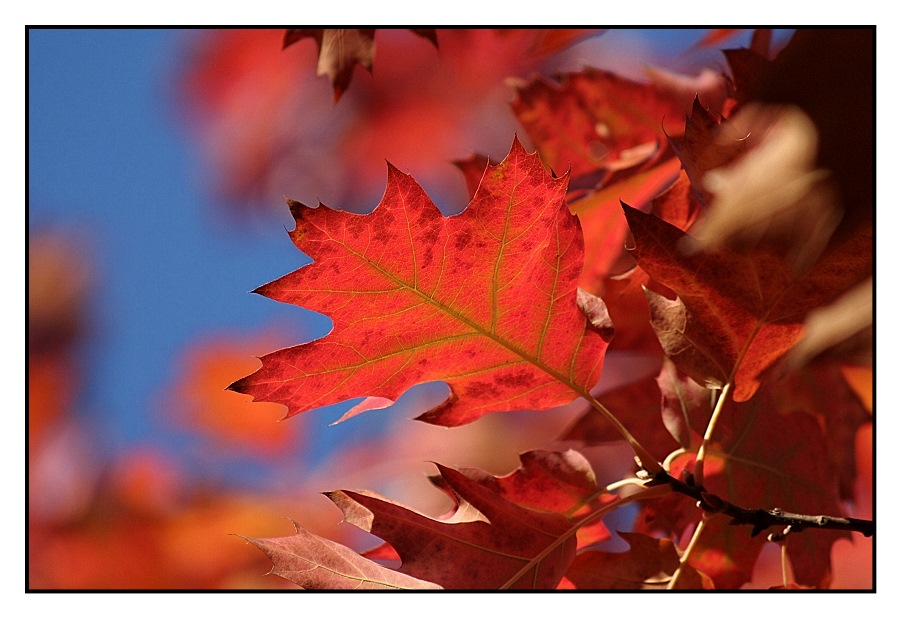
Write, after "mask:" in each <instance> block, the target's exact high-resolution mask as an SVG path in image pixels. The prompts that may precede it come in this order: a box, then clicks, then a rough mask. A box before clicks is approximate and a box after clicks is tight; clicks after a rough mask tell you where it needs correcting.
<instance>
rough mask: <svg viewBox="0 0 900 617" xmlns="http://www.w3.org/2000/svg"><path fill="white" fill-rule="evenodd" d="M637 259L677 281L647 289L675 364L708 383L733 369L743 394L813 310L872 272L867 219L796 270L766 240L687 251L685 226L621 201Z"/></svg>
mask: <svg viewBox="0 0 900 617" xmlns="http://www.w3.org/2000/svg"><path fill="white" fill-rule="evenodd" d="M624 208H625V216H626V218H627V219H628V224H629V227H630V228H631V232H632V236H633V237H634V241H635V246H634V249H633V251H632V254H633V255H634V257H635V260H636V261H637V263H638V265H639V266H640V267H641V268H642V269H643V270H644V271H646V272H647V274H649V275H650V276H651V277H652V278H653V279H654V280H656V281H659V282H660V283H662V284H663V285H665V286H667V287H668V288H670V289H671V290H672V291H674V292H675V293H676V294H677V295H678V298H677V300H675V301H671V300H669V299H667V298H663V297H660V296H658V295H657V294H653V293H648V297H649V300H650V304H651V317H652V319H653V321H654V329H655V330H656V331H657V334H658V335H659V336H660V342H661V343H662V344H663V348H664V349H665V350H666V352H667V354H668V355H669V356H670V357H671V358H672V359H673V360H674V361H675V363H676V365H678V368H679V369H681V370H682V371H684V372H685V373H687V374H688V375H689V376H690V377H691V378H692V379H693V380H694V381H696V382H697V383H699V384H702V385H707V386H710V387H718V386H721V385H724V384H725V383H726V382H727V381H728V379H729V377H730V376H732V375H733V377H734V384H735V388H734V399H735V400H736V401H745V400H747V399H749V398H750V397H751V396H753V393H754V392H755V391H756V389H757V388H758V386H759V379H760V376H761V374H762V373H763V372H764V371H765V370H766V369H768V368H769V367H770V366H771V365H772V364H773V363H774V362H775V361H776V360H778V359H779V358H780V357H781V356H782V355H783V354H784V353H785V352H786V351H788V350H789V349H790V348H791V347H793V345H794V344H795V343H796V342H797V341H798V339H799V338H800V336H801V334H802V331H803V322H804V320H805V319H806V316H807V315H808V314H809V312H810V311H811V310H813V309H815V308H817V307H819V306H822V305H825V304H828V303H830V302H832V301H833V300H834V299H835V298H837V297H838V296H839V295H840V294H841V293H842V292H843V291H844V290H846V289H848V288H849V287H851V286H853V285H855V284H856V283H858V282H860V281H862V280H865V279H866V278H868V277H869V276H870V275H871V272H872V263H873V254H872V235H871V229H868V228H860V229H859V231H858V232H857V233H856V234H855V235H853V236H850V237H849V238H846V239H842V240H841V241H836V242H834V243H832V245H831V246H830V247H829V249H828V250H826V252H825V253H824V254H823V255H822V257H821V258H820V259H819V261H818V262H817V263H816V265H815V266H813V268H812V269H811V270H810V271H809V273H807V274H805V275H802V276H801V275H797V274H795V273H794V271H793V269H792V268H791V266H790V265H789V264H788V262H787V261H786V260H785V258H784V255H783V254H782V253H780V252H779V251H777V250H774V249H772V248H769V247H763V246H760V247H757V248H755V249H753V250H752V251H745V252H739V251H732V250H728V249H723V250H720V251H717V252H707V253H702V254H697V253H695V254H685V252H684V251H683V250H682V247H684V246H685V240H684V239H685V238H687V237H688V236H687V234H685V233H684V232H682V231H681V230H679V229H678V228H677V227H674V226H673V225H670V224H668V223H666V222H665V221H662V220H661V219H659V218H657V217H654V216H652V215H649V214H645V213H643V212H640V211H638V210H635V209H633V208H631V207H629V206H627V205H625V206H624Z"/></svg>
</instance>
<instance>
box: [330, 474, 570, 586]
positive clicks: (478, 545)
mask: <svg viewBox="0 0 900 617" xmlns="http://www.w3.org/2000/svg"><path fill="white" fill-rule="evenodd" d="M438 469H439V471H440V473H441V477H442V479H443V481H444V482H445V483H446V484H447V486H449V488H450V489H451V490H452V491H453V492H454V493H455V494H456V495H457V499H458V501H459V502H460V503H461V504H466V506H467V508H466V510H465V511H466V512H467V515H466V516H465V517H462V518H461V519H460V520H435V519H432V518H429V517H426V516H424V515H422V514H419V513H417V512H414V511H412V510H410V509H408V508H406V507H404V506H402V505H400V504H397V503H394V502H391V501H389V500H386V499H384V498H383V497H380V496H378V495H375V494H374V493H370V492H356V491H334V492H332V493H328V494H327V495H328V497H329V498H330V499H331V500H332V501H333V502H334V503H335V504H336V505H337V506H338V507H340V508H341V510H342V511H343V512H344V520H345V521H346V522H348V523H351V524H352V525H355V526H356V527H359V528H360V529H363V530H364V531H367V532H369V533H372V534H374V535H377V536H379V537H381V538H383V539H384V540H385V541H387V542H388V543H389V544H390V545H391V546H393V547H394V549H395V550H396V552H397V555H398V556H399V557H400V559H401V561H402V565H401V566H400V567H399V569H398V570H397V571H398V572H401V573H403V574H406V575H409V576H412V577H415V578H418V579H422V580H427V581H431V582H433V583H436V584H438V585H440V586H442V587H444V588H446V589H498V588H501V587H504V586H508V587H509V588H511V589H552V588H554V587H555V586H556V585H557V584H558V583H559V581H560V580H561V578H562V575H563V573H564V572H565V570H566V568H567V567H568V565H569V564H570V563H571V561H572V559H573V558H574V556H575V546H576V540H575V534H574V533H572V523H571V522H569V521H568V520H567V519H566V518H565V517H563V516H562V515H560V514H555V513H548V512H538V511H535V510H531V509H528V508H523V507H522V506H519V505H517V504H515V503H513V502H511V501H508V500H506V499H504V498H502V497H500V496H498V494H497V492H496V491H495V490H494V489H492V488H489V487H487V486H484V485H482V484H481V483H480V482H477V481H475V480H472V479H470V478H468V477H467V476H466V475H465V474H463V473H461V472H459V471H455V470H453V469H450V468H447V467H443V466H441V465H439V466H438ZM472 509H474V510H475V512H473V511H472ZM451 556H452V557H451Z"/></svg>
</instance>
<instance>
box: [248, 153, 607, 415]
mask: <svg viewBox="0 0 900 617" xmlns="http://www.w3.org/2000/svg"><path fill="white" fill-rule="evenodd" d="M565 193H566V179H565V178H559V179H557V178H551V177H550V175H549V174H547V172H546V171H545V170H544V168H543V166H542V165H541V162H540V160H539V159H538V157H537V155H535V154H527V153H526V152H525V150H524V149H523V148H522V146H521V145H520V144H519V142H518V140H515V141H514V143H513V146H512V149H511V151H510V153H509V155H508V156H507V157H506V159H505V160H504V161H503V162H501V163H500V164H499V165H497V166H495V167H491V168H489V169H488V170H487V171H486V173H485V176H484V180H483V181H482V183H481V185H480V186H479V188H478V192H477V193H476V195H475V197H474V198H473V199H472V201H471V203H470V204H469V206H468V208H467V209H466V210H465V211H464V212H462V213H461V214H459V215H457V216H453V217H444V216H442V215H441V213H440V211H439V210H438V209H437V207H435V206H434V204H433V203H432V202H431V200H430V199H429V198H428V196H427V195H426V194H425V192H424V191H423V190H422V188H421V187H420V186H419V185H418V184H417V183H416V182H415V181H414V180H413V179H412V178H411V177H410V176H409V175H407V174H403V173H401V172H400V171H398V170H397V169H396V168H394V167H392V166H389V167H388V185H387V189H386V190H385V195H384V197H383V199H382V201H381V203H380V204H379V206H378V207H377V208H376V209H375V210H374V211H373V212H372V213H371V214H369V215H355V214H349V213H346V212H339V211H336V210H332V209H330V208H327V207H321V206H320V207H318V208H308V207H306V206H304V205H302V204H299V203H296V202H292V203H291V209H292V212H293V214H294V217H295V218H296V219H297V226H296V228H295V229H294V231H293V232H291V237H292V239H293V241H294V243H295V245H296V246H297V248H298V249H300V250H302V251H304V252H305V253H307V254H308V255H310V256H311V257H312V258H313V260H314V261H313V263H312V264H310V265H308V266H305V267H303V268H301V269H299V270H297V271H295V272H293V273H291V274H288V275H286V276H284V277H282V278H281V279H278V280H276V281H274V282H272V283H269V284H267V285H264V286H263V287H261V288H260V289H258V290H257V292H258V293H261V294H262V295H265V296H267V297H270V298H273V299H275V300H278V301H281V302H290V303H293V304H297V305H300V306H303V307H305V308H308V309H311V310H314V311H318V312H321V313H324V314H325V315H327V316H328V317H330V318H331V319H332V320H333V322H334V329H333V330H332V332H331V333H330V334H329V335H327V336H326V337H325V338H323V339H319V340H317V341H313V342H310V343H307V344H304V345H299V346H296V347H291V348H288V349H283V350H280V351H276V352H274V353H271V354H268V355H266V356H264V357H263V358H262V363H263V364H262V368H260V370H258V371H257V372H256V373H254V374H252V375H250V376H248V377H245V378H244V379H241V380H239V381H237V382H236V383H234V384H232V385H231V386H230V387H231V389H233V390H236V391H238V392H244V393H248V394H252V395H253V396H254V397H255V398H256V399H258V400H265V401H274V402H278V403H282V404H284V405H287V407H288V416H292V415H295V414H298V413H301V412H304V411H308V410H310V409H314V408H316V407H321V406H324V405H329V404H332V403H336V402H339V401H342V400H346V399H348V398H351V397H353V396H360V395H365V396H367V397H368V398H366V399H365V400H363V401H362V402H361V403H359V404H358V405H356V406H355V407H354V408H353V409H351V410H350V411H348V412H347V413H346V414H345V416H344V418H342V419H345V418H348V417H351V416H354V415H356V414H358V413H361V412H363V411H367V410H370V409H381V408H384V407H387V406H389V405H390V404H391V403H392V402H393V401H395V400H396V399H397V397H398V396H400V395H401V394H402V393H403V392H404V391H405V390H407V389H408V388H410V387H411V386H413V385H416V384H418V383H423V382H429V381H436V380H443V381H445V382H446V383H447V384H448V385H449V387H450V391H451V394H450V398H449V399H448V400H447V401H446V402H444V403H443V404H441V405H439V406H437V407H436V408H433V409H431V410H429V411H427V412H425V413H424V414H422V415H420V416H419V417H418V418H417V419H419V420H422V421H424V422H429V423H432V424H439V425H444V426H455V425H460V424H465V423H467V422H472V421H474V420H476V419H477V418H479V417H480V416H482V415H484V414H487V413H492V412H499V411H511V410H520V409H531V410H543V409H548V408H551V407H554V406H558V405H562V404H565V403H568V402H570V401H572V400H573V399H574V398H576V397H577V396H579V395H582V396H584V395H586V394H587V393H588V392H589V390H590V388H591V387H592V386H593V385H594V384H595V383H596V381H597V379H598V377H599V375H600V370H601V366H602V363H603V357H604V354H605V351H606V348H607V346H608V342H607V340H606V339H604V334H603V333H605V334H606V335H608V333H609V330H608V328H607V327H606V326H609V324H608V323H606V324H604V323H600V322H598V321H597V320H596V319H595V320H594V322H592V321H590V320H589V319H588V318H587V317H586V316H585V313H584V312H583V310H582V308H580V306H581V304H583V302H582V300H583V299H584V298H585V297H586V294H584V293H579V292H578V289H577V287H576V284H577V280H578V276H579V274H580V271H581V259H582V254H583V243H582V238H581V230H580V228H579V225H578V221H577V219H576V218H575V217H574V216H573V215H572V214H570V213H569V211H568V208H567V206H566V204H565ZM598 303H599V300H598V299H595V300H594V301H592V302H591V304H592V305H594V306H595V308H596V305H597V304H598ZM598 313H602V312H598Z"/></svg>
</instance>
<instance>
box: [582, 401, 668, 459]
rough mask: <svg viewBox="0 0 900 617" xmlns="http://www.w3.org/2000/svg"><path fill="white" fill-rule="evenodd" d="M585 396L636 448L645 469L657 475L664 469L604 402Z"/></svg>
mask: <svg viewBox="0 0 900 617" xmlns="http://www.w3.org/2000/svg"><path fill="white" fill-rule="evenodd" d="M584 398H585V399H586V400H587V402H588V403H590V405H591V407H593V408H594V409H596V410H597V411H599V412H600V414H601V415H602V416H603V417H604V418H606V419H607V420H608V421H609V422H611V423H612V425H613V427H614V428H615V429H616V430H617V431H618V432H619V434H620V435H621V436H622V437H623V438H624V439H625V441H627V442H628V445H630V446H631V449H632V450H634V454H635V456H636V458H637V463H638V465H640V466H641V467H642V468H643V469H644V470H646V471H647V472H649V473H650V475H655V474H657V473H659V472H661V471H663V468H662V465H660V464H659V462H658V461H657V460H656V458H654V457H653V455H652V454H650V452H648V451H647V449H646V448H645V447H644V446H642V445H641V443H640V442H639V441H638V440H637V439H635V437H634V435H632V434H631V432H630V431H629V430H628V429H627V428H625V425H624V424H622V423H621V422H619V419H618V418H616V417H615V416H614V415H613V413H612V412H611V411H610V410H609V409H607V408H606V407H605V406H604V405H603V403H601V402H600V401H598V400H597V399H595V398H594V397H593V395H591V394H590V393H588V394H587V395H586V396H584Z"/></svg>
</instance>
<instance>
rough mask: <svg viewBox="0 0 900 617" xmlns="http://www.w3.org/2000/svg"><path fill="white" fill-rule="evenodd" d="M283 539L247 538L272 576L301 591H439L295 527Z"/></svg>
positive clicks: (429, 584) (430, 585) (436, 587)
mask: <svg viewBox="0 0 900 617" xmlns="http://www.w3.org/2000/svg"><path fill="white" fill-rule="evenodd" d="M294 527H295V529H296V533H295V534H294V535H293V536H288V537H284V538H246V540H247V541H248V542H250V543H251V544H253V545H254V546H256V547H257V548H258V549H259V550H261V551H262V552H263V553H265V554H266V555H267V556H268V557H269V559H271V560H272V572H271V573H272V574H276V575H278V576H280V577H282V578H284V579H287V580H289V581H291V582H292V583H296V584H297V585H299V586H300V587H302V588H303V589H330V590H340V589H345V590H373V589H440V587H439V586H438V585H435V584H434V583H430V582H428V581H422V580H418V579H415V578H413V577H411V576H408V575H406V574H403V573H401V572H397V571H395V570H391V569H390V568H385V567H383V566H380V565H378V564H377V563H375V562H373V561H370V560H369V559H366V558H365V557H362V556H360V555H358V554H357V553H355V552H354V551H352V550H351V549H349V548H347V547H346V546H343V545H341V544H338V543H336V542H332V541H331V540H327V539H325V538H322V537H320V536H317V535H315V534H313V533H310V532H309V531H307V530H306V529H304V528H303V527H301V526H300V525H299V524H298V523H296V522H295V523H294Z"/></svg>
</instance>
